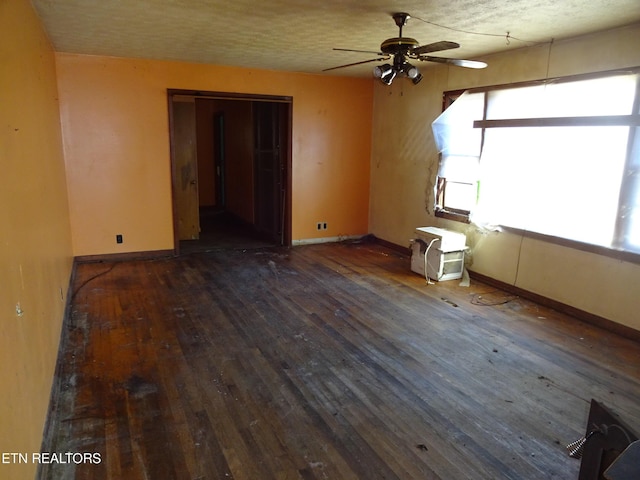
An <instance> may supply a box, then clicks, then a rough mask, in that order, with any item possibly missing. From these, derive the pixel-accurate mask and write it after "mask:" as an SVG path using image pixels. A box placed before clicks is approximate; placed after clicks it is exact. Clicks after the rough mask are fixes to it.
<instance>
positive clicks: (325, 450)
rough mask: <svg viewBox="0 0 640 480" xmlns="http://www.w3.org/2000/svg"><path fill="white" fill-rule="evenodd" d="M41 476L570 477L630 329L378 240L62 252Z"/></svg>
mask: <svg viewBox="0 0 640 480" xmlns="http://www.w3.org/2000/svg"><path fill="white" fill-rule="evenodd" d="M72 296H73V303H72V307H71V314H70V317H69V318H68V319H67V321H66V322H65V326H64V335H63V341H62V343H61V354H60V362H61V363H60V365H59V368H58V377H57V378H56V385H57V386H56V390H57V391H58V395H57V397H56V399H55V402H54V404H53V405H52V409H51V413H50V415H51V418H50V422H49V429H50V431H49V432H47V434H46V436H45V438H48V439H49V442H48V444H47V445H46V447H47V448H48V449H49V450H50V451H79V452H88V451H91V452H93V451H95V452H99V453H100V454H101V456H102V459H103V462H102V463H100V464H98V465H91V464H80V465H49V466H46V467H43V468H41V471H40V478H43V479H58V478H87V479H102V478H105V479H106V478H127V479H133V480H135V479H145V478H154V479H155V478H163V479H164V478H167V479H169V478H176V479H191V480H201V479H238V480H244V479H247V480H255V479H261V480H262V479H265V480H266V479H287V480H288V479H314V480H320V479H367V480H370V479H383V478H384V479H402V480H405V479H412V478H415V479H434V480H437V479H443V480H444V479H446V480H451V479H466V478H474V479H498V478H499V479H518V480H519V479H524V478H545V479H552V478H555V479H566V478H575V477H576V476H577V472H578V468H579V462H578V461H576V460H574V459H571V458H569V457H568V456H567V454H566V451H565V448H564V445H565V444H567V443H569V442H571V441H573V440H575V439H577V438H578V437H579V436H581V435H582V434H583V433H584V428H585V422H586V418H587V413H588V408H589V402H590V400H591V398H596V399H598V400H600V401H602V402H604V403H605V404H607V405H608V406H609V407H610V408H611V409H612V410H614V411H615V412H616V413H618V414H619V415H621V416H622V417H623V418H624V419H625V421H626V422H627V423H629V424H630V425H636V426H637V427H638V428H639V429H640V411H639V407H638V403H637V398H638V397H639V396H640V345H638V344H637V343H634V342H632V341H630V340H628V339H625V338H621V337H619V336H617V335H614V334H611V333H607V332H604V331H602V330H599V329H597V328H596V327H593V326H590V325H586V324H583V323H580V322H578V321H576V320H575V319H572V318H570V317H567V316H565V315H561V314H559V313H557V312H554V311H551V310H549V309H547V308H543V307H539V306H537V305H535V304H533V303H531V302H529V301H525V300H522V299H519V298H517V297H514V296H512V295H509V294H506V293H504V292H499V291H496V290H495V289H494V288H492V287H488V286H486V285H482V284H480V283H478V282H476V281H473V282H472V284H471V287H469V288H463V287H459V286H458V285H457V282H441V283H438V284H435V285H427V284H426V282H425V281H424V279H423V278H420V277H419V276H417V275H415V274H413V273H412V272H410V269H409V259H408V257H407V256H403V255H401V254H399V253H397V252H394V251H391V250H389V249H386V248H384V247H382V246H380V245H375V244H367V243H363V244H358V243H352V244H349V243H345V244H332V245H313V246H305V247H296V248H292V249H285V248H267V249H260V250H245V251H242V250H227V251H224V250H217V251H211V252H207V253H197V254H191V255H185V256H181V257H176V258H167V259H155V260H145V261H127V262H121V263H93V264H81V265H79V266H78V269H77V272H76V277H75V284H74V285H73V292H72Z"/></svg>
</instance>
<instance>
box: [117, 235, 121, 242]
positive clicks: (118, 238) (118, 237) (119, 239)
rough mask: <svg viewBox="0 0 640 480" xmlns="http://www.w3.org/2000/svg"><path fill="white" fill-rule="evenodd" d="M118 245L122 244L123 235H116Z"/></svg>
mask: <svg viewBox="0 0 640 480" xmlns="http://www.w3.org/2000/svg"><path fill="white" fill-rule="evenodd" d="M116 243H122V235H120V234H118V235H116Z"/></svg>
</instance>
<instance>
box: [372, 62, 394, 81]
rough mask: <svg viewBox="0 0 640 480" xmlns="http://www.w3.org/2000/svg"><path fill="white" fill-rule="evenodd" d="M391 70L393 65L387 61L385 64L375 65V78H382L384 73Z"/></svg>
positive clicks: (386, 73)
mask: <svg viewBox="0 0 640 480" xmlns="http://www.w3.org/2000/svg"><path fill="white" fill-rule="evenodd" d="M391 70H392V68H391V65H389V64H388V63H385V64H384V65H376V66H375V67H373V76H374V77H375V78H382V77H383V76H384V75H388V74H389V72H391Z"/></svg>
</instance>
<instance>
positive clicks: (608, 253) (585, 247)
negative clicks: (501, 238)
mask: <svg viewBox="0 0 640 480" xmlns="http://www.w3.org/2000/svg"><path fill="white" fill-rule="evenodd" d="M500 228H501V229H502V230H503V231H505V232H509V233H512V234H514V235H522V236H523V237H527V238H532V239H535V240H541V241H543V242H547V243H552V244H554V245H560V246H562V247H568V248H573V249H574V250H580V251H581V252H587V253H594V254H596V255H602V256H603V257H608V258H613V259H615V260H620V261H623V262H628V263H634V264H636V265H640V253H636V252H630V251H628V250H616V249H614V248H610V247H603V246H602V245H593V244H591V243H584V242H579V241H577V240H569V239H567V238H561V237H554V236H553V235H545V234H543V233H537V232H530V231H528V230H522V229H520V228H513V227H505V226H501V227H500Z"/></svg>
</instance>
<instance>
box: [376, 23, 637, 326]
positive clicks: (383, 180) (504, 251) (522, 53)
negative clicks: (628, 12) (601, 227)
mask: <svg viewBox="0 0 640 480" xmlns="http://www.w3.org/2000/svg"><path fill="white" fill-rule="evenodd" d="M638 45H640V25H632V26H629V27H625V28H619V29H615V30H611V31H606V32H601V33H596V34H592V35H587V36H583V37H578V38H573V39H565V40H562V41H556V42H554V43H553V44H551V45H549V44H546V45H539V46H535V47H529V48H514V49H513V50H512V51H508V52H505V53H500V54H496V55H491V56H488V57H487V58H485V59H484V60H486V61H487V62H488V64H489V67H488V68H486V69H484V70H470V69H464V68H456V67H450V68H449V67H440V66H437V67H433V68H428V69H425V71H424V72H423V74H424V76H425V78H424V80H423V81H422V82H421V83H420V84H418V85H417V86H412V85H411V84H410V83H409V82H394V84H393V85H392V86H391V87H386V86H384V85H382V84H379V83H378V84H376V86H375V88H374V119H373V146H372V160H371V196H370V205H371V207H370V217H369V223H370V228H371V232H372V233H373V234H374V235H376V236H378V237H380V238H382V239H385V240H388V241H390V242H393V243H396V244H399V245H408V242H409V239H410V238H412V236H413V232H414V229H415V228H416V227H419V226H426V225H435V226H440V227H445V228H451V229H453V230H459V231H464V232H465V233H466V234H467V244H468V245H469V246H470V247H471V252H470V253H471V255H470V263H471V264H470V266H469V268H470V270H473V271H476V272H478V273H481V274H484V275H486V276H488V277H492V278H495V279H498V280H500V281H502V282H505V283H508V284H513V285H515V286H517V287H520V288H523V289H524V290H527V291H530V292H534V293H537V294H539V295H542V296H545V297H547V298H551V299H553V300H557V301H559V302H562V303H564V304H567V305H570V306H573V307H575V308H578V309H581V310H584V311H587V312H590V313H593V314H595V315H598V316H601V317H604V318H607V319H609V320H612V321H614V322H618V323H620V324H623V325H626V326H628V327H631V328H634V329H636V330H640V317H639V316H638V311H640V298H639V297H638V285H640V264H638V263H631V262H624V261H619V260H614V259H612V258H609V257H605V256H602V255H596V254H593V253H587V252H584V251H579V250H576V249H572V248H568V247H563V246H559V245H555V244H551V243H548V242H544V241H540V240H534V239H531V238H526V237H525V238H523V237H522V236H520V235H514V234H511V233H506V232H502V233H486V232H481V231H480V230H478V229H476V228H475V227H473V226H466V225H464V224H461V223H459V222H452V221H446V220H442V219H439V218H435V217H434V216H433V202H434V200H433V185H434V182H435V176H436V174H437V168H438V152H437V150H436V147H435V144H434V141H433V135H432V133H431V122H433V120H434V119H435V118H436V117H437V116H438V115H439V114H440V112H441V111H442V92H444V91H447V90H456V89H464V88H470V87H476V86H483V85H500V84H505V83H511V82H519V81H526V80H535V79H542V78H546V77H554V76H564V75H572V74H580V73H588V72H598V71H606V70H611V69H615V68H624V67H634V66H640V49H638ZM593 224H594V226H597V224H598V219H597V218H593Z"/></svg>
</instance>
